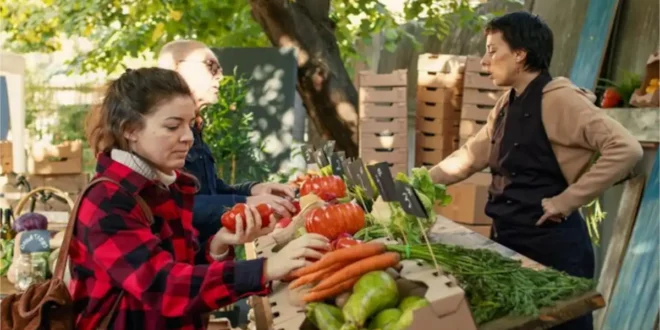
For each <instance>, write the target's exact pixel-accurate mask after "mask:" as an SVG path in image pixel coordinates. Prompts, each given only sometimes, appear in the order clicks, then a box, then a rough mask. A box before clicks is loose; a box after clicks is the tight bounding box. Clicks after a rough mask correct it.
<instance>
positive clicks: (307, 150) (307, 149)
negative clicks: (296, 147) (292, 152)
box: [300, 144, 314, 164]
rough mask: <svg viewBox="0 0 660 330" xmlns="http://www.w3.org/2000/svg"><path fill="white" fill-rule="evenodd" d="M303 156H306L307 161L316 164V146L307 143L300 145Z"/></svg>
mask: <svg viewBox="0 0 660 330" xmlns="http://www.w3.org/2000/svg"><path fill="white" fill-rule="evenodd" d="M300 149H301V151H302V154H303V157H304V158H305V163H307V164H314V146H312V145H309V144H306V145H302V146H300Z"/></svg>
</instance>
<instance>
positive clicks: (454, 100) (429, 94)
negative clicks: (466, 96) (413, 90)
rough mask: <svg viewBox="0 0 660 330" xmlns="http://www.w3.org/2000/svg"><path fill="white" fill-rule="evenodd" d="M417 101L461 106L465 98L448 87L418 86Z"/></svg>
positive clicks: (454, 106)
mask: <svg viewBox="0 0 660 330" xmlns="http://www.w3.org/2000/svg"><path fill="white" fill-rule="evenodd" d="M417 101H425V102H433V103H442V104H450V105H451V106H452V107H453V108H460V107H461V102H463V99H462V96H461V95H458V94H457V93H456V92H454V91H452V90H451V89H448V88H441V87H428V86H418V87H417Z"/></svg>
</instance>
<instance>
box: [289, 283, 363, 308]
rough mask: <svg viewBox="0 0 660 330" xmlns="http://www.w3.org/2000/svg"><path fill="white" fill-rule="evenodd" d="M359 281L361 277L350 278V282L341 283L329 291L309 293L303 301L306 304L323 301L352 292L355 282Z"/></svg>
mask: <svg viewBox="0 0 660 330" xmlns="http://www.w3.org/2000/svg"><path fill="white" fill-rule="evenodd" d="M359 279H360V278H359V277H354V278H349V279H348V280H346V281H344V282H341V283H339V285H335V286H334V287H331V288H329V289H325V290H319V291H312V292H309V293H307V294H306V295H304V296H303V298H302V299H303V301H304V302H306V303H309V302H313V301H321V300H324V299H326V298H331V297H336V296H338V295H340V294H342V293H344V292H347V291H349V290H351V288H353V285H354V284H355V282H357V281H358V280H359Z"/></svg>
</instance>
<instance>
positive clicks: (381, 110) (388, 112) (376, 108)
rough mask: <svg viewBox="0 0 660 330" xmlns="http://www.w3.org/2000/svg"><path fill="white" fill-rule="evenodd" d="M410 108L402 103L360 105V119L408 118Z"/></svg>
mask: <svg viewBox="0 0 660 330" xmlns="http://www.w3.org/2000/svg"><path fill="white" fill-rule="evenodd" d="M407 117H408V106H407V105H406V103H405V102H401V103H363V104H360V118H407Z"/></svg>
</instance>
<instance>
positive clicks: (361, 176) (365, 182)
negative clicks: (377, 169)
mask: <svg viewBox="0 0 660 330" xmlns="http://www.w3.org/2000/svg"><path fill="white" fill-rule="evenodd" d="M351 172H352V174H351V175H352V176H353V180H355V182H356V183H357V184H359V185H360V186H362V188H364V191H365V193H366V194H367V197H368V198H369V199H373V198H374V196H375V195H376V194H375V191H374V190H373V188H372V187H371V182H370V181H369V176H368V175H367V172H366V171H365V169H364V163H363V162H362V159H360V158H358V159H356V160H355V161H354V162H353V163H352V164H351Z"/></svg>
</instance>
